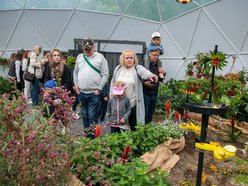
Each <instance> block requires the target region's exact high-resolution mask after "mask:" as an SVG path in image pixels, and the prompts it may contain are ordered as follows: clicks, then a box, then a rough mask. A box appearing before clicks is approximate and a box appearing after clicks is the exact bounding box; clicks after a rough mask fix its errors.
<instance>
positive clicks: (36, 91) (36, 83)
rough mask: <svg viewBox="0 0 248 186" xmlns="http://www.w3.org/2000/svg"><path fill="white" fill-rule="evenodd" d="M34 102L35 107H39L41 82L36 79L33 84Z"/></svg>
mask: <svg viewBox="0 0 248 186" xmlns="http://www.w3.org/2000/svg"><path fill="white" fill-rule="evenodd" d="M31 96H32V102H33V105H38V103H39V80H38V79H36V78H35V80H34V81H33V82H32V94H31Z"/></svg>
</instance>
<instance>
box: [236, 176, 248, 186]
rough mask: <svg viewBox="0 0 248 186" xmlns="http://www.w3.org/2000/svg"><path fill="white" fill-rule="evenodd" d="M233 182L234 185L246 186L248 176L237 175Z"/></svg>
mask: <svg viewBox="0 0 248 186" xmlns="http://www.w3.org/2000/svg"><path fill="white" fill-rule="evenodd" d="M235 182H236V183H244V184H248V176H247V175H244V174H242V175H238V176H237V177H236V178H235Z"/></svg>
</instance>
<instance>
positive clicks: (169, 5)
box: [159, 0, 198, 21]
mask: <svg viewBox="0 0 248 186" xmlns="http://www.w3.org/2000/svg"><path fill="white" fill-rule="evenodd" d="M159 5H160V6H159V9H160V12H161V17H162V20H163V21H165V20H168V19H171V18H173V17H175V16H177V15H180V14H182V13H185V12H187V11H190V10H192V9H194V8H197V7H198V6H197V5H196V4H195V3H194V2H191V3H188V4H181V3H178V2H176V0H173V1H172V0H166V1H164V0H159Z"/></svg>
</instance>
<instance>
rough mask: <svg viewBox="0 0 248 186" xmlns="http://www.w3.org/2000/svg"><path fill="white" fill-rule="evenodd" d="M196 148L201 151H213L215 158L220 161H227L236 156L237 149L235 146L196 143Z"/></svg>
mask: <svg viewBox="0 0 248 186" xmlns="http://www.w3.org/2000/svg"><path fill="white" fill-rule="evenodd" d="M195 147H196V148H197V149H200V150H207V151H212V152H213V153H214V157H215V158H216V159H218V160H226V159H228V158H231V157H234V156H235V155H236V150H237V149H236V147H235V146H233V145H226V146H224V147H221V146H220V144H219V143H217V142H210V143H195Z"/></svg>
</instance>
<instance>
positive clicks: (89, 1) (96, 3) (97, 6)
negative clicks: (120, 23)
mask: <svg viewBox="0 0 248 186" xmlns="http://www.w3.org/2000/svg"><path fill="white" fill-rule="evenodd" d="M77 9H82V10H93V11H98V12H110V13H120V8H119V6H118V5H117V4H116V1H115V0H80V3H79V4H78V6H77Z"/></svg>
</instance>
